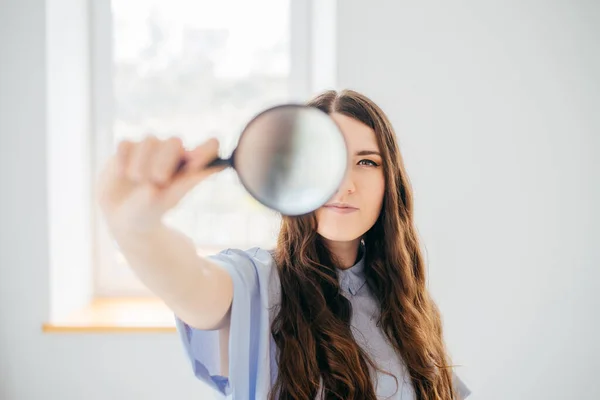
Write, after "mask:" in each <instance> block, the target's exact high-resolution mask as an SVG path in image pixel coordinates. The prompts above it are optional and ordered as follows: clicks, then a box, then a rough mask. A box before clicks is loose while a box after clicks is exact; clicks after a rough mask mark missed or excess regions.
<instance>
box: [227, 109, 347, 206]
mask: <svg viewBox="0 0 600 400" xmlns="http://www.w3.org/2000/svg"><path fill="white" fill-rule="evenodd" d="M279 108H289V109H294V108H295V109H305V110H310V111H311V112H312V111H314V110H316V111H319V112H322V113H323V114H325V115H326V116H327V117H329V118H331V116H330V115H329V114H328V113H327V112H325V111H323V110H321V109H320V108H318V107H313V106H307V105H306V104H300V103H284V104H278V105H276V106H273V107H269V108H267V109H265V110H263V111H261V112H260V113H258V114H257V115H255V116H254V118H252V119H251V120H250V122H248V123H247V124H246V126H245V127H244V130H243V131H242V133H241V135H240V138H239V139H238V144H237V146H236V148H235V150H234V152H233V154H232V155H231V161H232V167H233V168H234V169H235V170H236V172H237V175H238V177H239V178H240V182H241V183H242V186H244V188H245V189H246V191H247V192H248V193H250V195H251V196H252V197H253V198H254V199H256V200H257V201H258V202H259V203H261V204H262V205H264V206H266V207H268V208H270V209H273V210H275V211H277V212H279V213H281V214H283V215H289V216H299V215H305V214H309V213H311V212H313V211H315V210H316V209H318V208H319V207H317V208H315V209H312V210H308V211H304V212H299V213H293V214H291V213H287V212H286V213H283V212H282V211H281V210H279V208H278V207H275V206H274V205H273V204H269V203H268V202H267V201H266V200H263V199H260V198H259V196H257V194H256V193H255V192H254V191H253V190H252V189H250V187H248V185H247V183H246V181H245V180H244V178H243V176H242V175H243V173H241V174H240V171H239V170H238V169H237V165H236V155H237V149H238V146H239V145H240V144H241V142H242V138H243V137H244V134H245V133H246V132H247V131H248V128H250V126H251V125H252V124H253V123H254V122H255V121H256V120H258V119H259V118H260V117H261V116H262V115H263V114H266V113H268V112H271V111H274V110H277V109H279ZM332 122H333V124H334V125H335V126H336V128H337V130H338V133H339V135H340V137H341V139H342V141H343V143H344V148H345V149H346V151H344V164H345V165H347V164H348V152H347V149H348V143H347V142H346V138H345V137H344V135H343V134H342V131H341V130H340V128H339V126H338V125H337V123H336V122H335V121H333V120H332ZM346 169H347V168H344V169H343V173H341V174H340V176H339V177H338V183H337V185H335V187H334V188H333V189H332V190H331V191H330V192H327V193H326V194H327V196H325V198H324V201H323V204H325V203H326V202H327V200H329V199H330V198H331V197H332V196H333V195H334V194H335V193H336V192H337V191H338V189H339V186H340V185H341V183H342V182H343V180H344V177H345V176H346V172H347V171H346Z"/></svg>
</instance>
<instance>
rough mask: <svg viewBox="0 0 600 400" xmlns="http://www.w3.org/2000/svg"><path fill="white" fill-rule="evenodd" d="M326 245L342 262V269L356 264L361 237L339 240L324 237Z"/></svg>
mask: <svg viewBox="0 0 600 400" xmlns="http://www.w3.org/2000/svg"><path fill="white" fill-rule="evenodd" d="M323 241H324V242H325V245H326V246H327V248H328V249H329V251H331V253H333V256H334V257H335V258H336V259H337V260H338V261H339V262H340V265H339V267H340V268H341V269H348V268H350V267H352V266H353V265H354V264H356V262H357V259H358V256H359V254H358V250H359V246H360V238H358V239H354V240H350V241H344V242H338V241H334V240H329V239H325V238H323Z"/></svg>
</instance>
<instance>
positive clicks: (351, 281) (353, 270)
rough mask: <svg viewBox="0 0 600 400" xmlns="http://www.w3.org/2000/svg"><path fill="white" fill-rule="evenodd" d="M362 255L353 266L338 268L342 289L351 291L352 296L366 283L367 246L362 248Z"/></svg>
mask: <svg viewBox="0 0 600 400" xmlns="http://www.w3.org/2000/svg"><path fill="white" fill-rule="evenodd" d="M359 251H361V253H362V255H361V257H360V259H359V260H358V261H357V262H356V264H354V265H353V266H352V267H350V268H347V269H341V268H338V269H337V270H338V278H339V282H340V287H341V288H342V290H344V291H346V292H349V293H350V294H351V295H352V296H354V295H356V293H358V291H359V290H360V288H362V286H363V285H364V284H365V281H366V278H365V253H366V252H365V248H364V246H363V247H362V249H360V250H359Z"/></svg>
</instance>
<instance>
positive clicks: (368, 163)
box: [358, 158, 379, 167]
mask: <svg viewBox="0 0 600 400" xmlns="http://www.w3.org/2000/svg"><path fill="white" fill-rule="evenodd" d="M358 165H366V166H369V167H379V164H377V163H376V162H375V161H373V160H369V159H366V158H365V159H364V160H360V161H359V162H358Z"/></svg>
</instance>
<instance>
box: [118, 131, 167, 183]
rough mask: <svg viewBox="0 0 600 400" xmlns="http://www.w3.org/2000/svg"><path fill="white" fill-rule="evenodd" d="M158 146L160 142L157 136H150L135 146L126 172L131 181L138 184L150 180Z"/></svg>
mask: <svg viewBox="0 0 600 400" xmlns="http://www.w3.org/2000/svg"><path fill="white" fill-rule="evenodd" d="M158 144H159V140H158V139H157V138H156V137H155V136H148V137H147V138H146V139H144V140H143V141H142V142H141V143H138V144H136V145H135V146H134V148H133V150H132V153H131V157H130V161H129V165H128V166H127V170H126V174H127V176H128V178H129V179H131V180H133V181H135V182H137V183H141V182H145V181H148V180H150V165H151V161H152V156H153V153H154V151H155V149H156V148H157V147H158Z"/></svg>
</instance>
